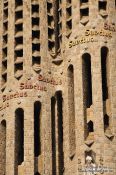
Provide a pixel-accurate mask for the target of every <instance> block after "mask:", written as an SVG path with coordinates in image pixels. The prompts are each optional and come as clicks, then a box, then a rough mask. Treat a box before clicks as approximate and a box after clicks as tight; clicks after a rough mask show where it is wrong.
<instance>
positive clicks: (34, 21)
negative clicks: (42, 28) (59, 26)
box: [32, 18, 39, 26]
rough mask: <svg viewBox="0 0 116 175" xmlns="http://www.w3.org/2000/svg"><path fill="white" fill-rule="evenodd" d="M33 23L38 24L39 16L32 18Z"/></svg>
mask: <svg viewBox="0 0 116 175" xmlns="http://www.w3.org/2000/svg"><path fill="white" fill-rule="evenodd" d="M34 25H37V26H39V18H32V26H34Z"/></svg>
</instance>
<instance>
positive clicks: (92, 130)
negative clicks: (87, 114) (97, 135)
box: [87, 121, 94, 133]
mask: <svg viewBox="0 0 116 175" xmlns="http://www.w3.org/2000/svg"><path fill="white" fill-rule="evenodd" d="M87 126H88V132H89V133H90V132H94V127H93V122H92V121H89V122H88V124H87Z"/></svg>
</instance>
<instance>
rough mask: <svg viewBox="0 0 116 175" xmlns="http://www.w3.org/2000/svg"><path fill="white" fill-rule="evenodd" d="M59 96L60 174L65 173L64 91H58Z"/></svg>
mask: <svg viewBox="0 0 116 175" xmlns="http://www.w3.org/2000/svg"><path fill="white" fill-rule="evenodd" d="M56 98H57V117H58V153H59V154H58V164H59V166H58V168H59V174H60V175H63V170H64V152H63V111H62V110H63V109H62V108H63V98H62V93H61V92H60V91H59V92H57V93H56Z"/></svg>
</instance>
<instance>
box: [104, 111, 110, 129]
mask: <svg viewBox="0 0 116 175" xmlns="http://www.w3.org/2000/svg"><path fill="white" fill-rule="evenodd" d="M107 128H109V116H108V115H107V114H105V115H104V131H105V130H106V129H107Z"/></svg>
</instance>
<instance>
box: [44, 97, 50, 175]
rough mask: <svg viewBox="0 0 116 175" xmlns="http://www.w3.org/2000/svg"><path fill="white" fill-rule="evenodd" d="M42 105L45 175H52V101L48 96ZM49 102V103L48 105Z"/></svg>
mask: <svg viewBox="0 0 116 175" xmlns="http://www.w3.org/2000/svg"><path fill="white" fill-rule="evenodd" d="M44 99H45V100H44V101H43V103H42V125H43V126H44V129H43V131H42V132H44V138H43V140H44V143H43V144H44V145H43V149H44V153H43V154H44V159H43V162H44V172H43V174H44V175H51V172H52V149H51V148H52V143H51V101H50V98H49V97H48V96H46V97H44ZM46 102H47V103H46Z"/></svg>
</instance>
